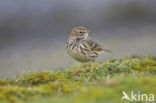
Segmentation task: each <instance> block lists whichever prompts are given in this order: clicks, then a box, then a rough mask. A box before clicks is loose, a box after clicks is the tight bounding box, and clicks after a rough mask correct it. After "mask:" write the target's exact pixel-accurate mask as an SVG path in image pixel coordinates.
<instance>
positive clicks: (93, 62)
mask: <svg viewBox="0 0 156 103" xmlns="http://www.w3.org/2000/svg"><path fill="white" fill-rule="evenodd" d="M94 64H95V60H92V66H91V70H90V74H89V77H90V76H91V75H92V72H93V69H94Z"/></svg>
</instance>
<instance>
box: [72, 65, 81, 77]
mask: <svg viewBox="0 0 156 103" xmlns="http://www.w3.org/2000/svg"><path fill="white" fill-rule="evenodd" d="M80 68H81V66H80V65H79V66H78V67H77V68H76V71H75V72H74V73H73V74H72V76H76V75H77V74H78V71H79V69H80Z"/></svg>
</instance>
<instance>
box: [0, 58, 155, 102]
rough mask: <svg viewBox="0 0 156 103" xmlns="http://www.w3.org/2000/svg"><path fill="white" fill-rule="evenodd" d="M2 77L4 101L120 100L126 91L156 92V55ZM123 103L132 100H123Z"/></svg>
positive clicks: (1, 98) (0, 92)
mask: <svg viewBox="0 0 156 103" xmlns="http://www.w3.org/2000/svg"><path fill="white" fill-rule="evenodd" d="M77 67H78V66H74V67H71V68H69V69H66V70H57V71H41V72H37V73H29V74H21V76H19V77H16V78H14V79H3V80H0V103H87V102H88V103H120V102H121V97H122V96H123V94H122V91H126V92H127V93H130V92H131V91H135V92H138V91H139V92H140V93H147V94H150V93H152V94H154V95H156V89H155V87H156V57H152V56H148V57H137V56H131V57H121V58H119V59H110V60H107V61H104V62H103V61H102V62H96V63H95V68H94V70H93V73H92V75H91V76H89V72H90V68H91V63H86V64H82V65H80V70H79V71H78V74H77V75H76V76H72V74H73V73H74V72H75V69H76V68H77ZM123 103H131V101H128V100H123Z"/></svg>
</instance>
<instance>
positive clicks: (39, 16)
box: [0, 0, 156, 78]
mask: <svg viewBox="0 0 156 103" xmlns="http://www.w3.org/2000/svg"><path fill="white" fill-rule="evenodd" d="M155 5H156V1H155V0H85V1H84V0H78V1H75V0H66V1H65V0H62V1H59V0H1V1H0V78H4V77H13V76H15V75H18V74H19V73H21V72H23V71H26V72H30V71H39V70H48V69H50V70H51V69H53V68H68V67H70V66H71V64H73V65H74V64H78V62H76V61H74V60H73V59H71V58H70V57H69V56H68V54H67V53H66V51H65V48H64V43H65V41H66V40H67V39H68V35H69V33H70V32H71V29H72V28H73V27H76V26H84V27H86V28H88V29H89V30H91V31H92V33H91V34H90V37H92V38H93V39H94V40H95V41H97V42H99V43H100V44H101V45H103V46H104V47H105V48H107V49H111V50H112V51H113V54H111V55H110V54H104V55H103V56H101V57H100V58H98V60H106V59H108V58H113V57H116V58H117V57H120V56H123V55H141V56H142V55H155V54H156V48H155V45H156V41H155V38H156V19H155V18H156V6H155Z"/></svg>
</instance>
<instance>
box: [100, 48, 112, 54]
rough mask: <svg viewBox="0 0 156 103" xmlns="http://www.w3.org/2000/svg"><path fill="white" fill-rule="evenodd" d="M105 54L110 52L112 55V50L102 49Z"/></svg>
mask: <svg viewBox="0 0 156 103" xmlns="http://www.w3.org/2000/svg"><path fill="white" fill-rule="evenodd" d="M102 50H103V51H104V52H109V53H112V51H111V50H108V49H102Z"/></svg>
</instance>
